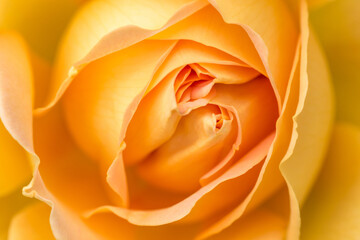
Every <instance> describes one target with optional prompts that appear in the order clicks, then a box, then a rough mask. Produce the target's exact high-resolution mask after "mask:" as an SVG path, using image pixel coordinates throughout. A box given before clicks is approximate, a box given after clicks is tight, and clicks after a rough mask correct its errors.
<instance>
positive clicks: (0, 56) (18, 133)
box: [0, 34, 33, 152]
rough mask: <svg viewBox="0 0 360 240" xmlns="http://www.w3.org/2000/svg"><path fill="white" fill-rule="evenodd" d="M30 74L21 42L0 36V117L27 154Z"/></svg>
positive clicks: (29, 144) (24, 47) (14, 36)
mask: <svg viewBox="0 0 360 240" xmlns="http://www.w3.org/2000/svg"><path fill="white" fill-rule="evenodd" d="M32 81H33V77H32V73H31V67H30V62H29V57H28V53H27V48H26V45H25V43H24V42H23V40H22V39H21V38H20V37H19V36H18V35H16V34H2V35H0V118H1V121H2V122H3V124H4V126H5V128H6V129H7V130H8V131H9V132H10V134H11V135H12V136H13V138H14V139H15V140H16V141H17V142H19V144H20V145H21V146H22V147H24V148H25V149H26V150H27V151H29V152H33V144H32V97H33V88H32Z"/></svg>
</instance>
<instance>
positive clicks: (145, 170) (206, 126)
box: [137, 105, 237, 193]
mask: <svg viewBox="0 0 360 240" xmlns="http://www.w3.org/2000/svg"><path fill="white" fill-rule="evenodd" d="M215 111H220V110H219V108H218V107H217V106H215V105H210V106H209V105H208V106H205V107H202V108H199V109H196V110H193V111H192V112H191V113H189V115H187V116H185V117H183V118H182V119H181V120H180V123H179V125H178V126H177V128H176V131H175V133H174V135H173V136H172V137H171V139H169V141H167V142H166V143H164V144H163V145H161V146H160V147H159V148H158V149H156V150H155V151H154V152H152V154H151V155H150V156H148V157H147V158H146V159H145V162H144V163H142V164H140V166H138V167H137V168H138V171H139V174H140V176H141V177H143V178H145V179H146V181H147V182H149V183H152V184H154V185H155V186H159V187H161V188H165V189H167V190H169V191H175V192H185V193H192V192H194V191H195V190H197V189H198V188H200V184H199V179H200V177H201V176H202V175H203V174H205V173H206V172H207V171H209V170H210V169H211V168H212V167H213V166H214V165H215V164H216V163H217V161H218V159H219V157H221V155H220V154H221V153H222V149H223V148H227V146H231V145H232V141H234V139H233V138H232V137H231V136H230V138H229V134H230V132H231V131H235V132H237V129H236V127H237V126H236V124H232V121H230V120H226V121H225V122H224V125H223V126H222V128H221V129H220V130H219V131H216V119H215V118H214V114H215ZM233 125H234V126H233ZM234 128H235V129H234ZM164 179H166V181H164Z"/></svg>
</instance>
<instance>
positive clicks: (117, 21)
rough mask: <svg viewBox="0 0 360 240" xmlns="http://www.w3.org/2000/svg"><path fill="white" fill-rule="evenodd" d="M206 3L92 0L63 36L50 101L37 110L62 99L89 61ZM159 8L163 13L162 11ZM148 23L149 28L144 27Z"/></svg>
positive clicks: (135, 39)
mask: <svg viewBox="0 0 360 240" xmlns="http://www.w3.org/2000/svg"><path fill="white" fill-rule="evenodd" d="M155 2H158V4H155ZM207 4H208V3H207V2H206V1H203V0H194V1H190V2H188V1H187V0H185V1H182V0H180V1H161V0H160V1H154V4H153V7H146V4H144V2H143V1H128V2H123V1H121V2H119V1H109V2H107V1H92V2H90V3H89V4H88V5H86V7H84V8H83V9H82V10H81V11H80V12H79V13H78V15H77V16H76V17H75V19H74V21H73V23H72V24H71V26H70V28H69V29H68V32H67V34H66V35H65V37H64V40H63V43H62V44H61V47H60V49H59V54H58V57H57V61H56V67H55V71H54V79H53V80H52V83H51V88H50V93H49V97H48V104H47V105H46V106H45V107H43V108H39V109H38V112H43V111H46V110H47V109H48V108H50V107H52V106H53V105H54V104H55V103H56V102H57V101H58V100H59V99H60V98H61V96H62V95H63V93H64V92H65V90H66V88H67V87H68V86H69V84H70V83H71V81H72V79H73V78H74V77H75V76H76V75H77V74H78V72H79V71H80V70H81V69H82V68H83V67H84V66H85V65H87V64H88V63H90V62H92V61H94V60H96V59H99V58H101V57H103V56H106V55H108V54H111V53H114V52H116V51H119V50H121V49H124V48H127V47H129V46H131V45H133V44H135V43H138V42H140V41H142V40H144V39H146V38H148V37H149V36H152V35H154V34H155V33H157V32H159V31H161V30H162V29H165V28H167V27H169V26H171V25H173V24H174V23H176V22H178V21H180V20H181V19H183V18H185V17H187V16H189V15H191V14H192V13H194V12H196V11H198V10H199V9H201V8H203V7H204V6H205V5H207ZM123 8H125V9H127V8H129V9H130V10H131V11H135V12H136V11H144V15H145V16H149V17H151V19H153V20H154V21H149V18H145V19H146V21H144V18H139V20H140V22H136V20H134V19H132V18H129V17H128V16H127V14H126V11H124V9H123ZM99 9H101V10H102V11H99ZM159 11H160V12H163V13H164V14H159ZM136 16H137V14H136ZM148 23H150V24H148ZM147 24H148V25H147ZM151 24H153V25H151ZM145 26H148V28H149V29H144V28H142V27H145ZM124 36H126V37H124ZM84 39H86V41H84Z"/></svg>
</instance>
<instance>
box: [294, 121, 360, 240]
mask: <svg viewBox="0 0 360 240" xmlns="http://www.w3.org/2000/svg"><path fill="white" fill-rule="evenodd" d="M359 159H360V129H359V127H358V126H356V125H351V124H348V123H344V122H340V123H337V124H336V125H335V129H334V132H333V135H332V140H331V145H330V148H329V152H328V155H327V158H326V160H325V162H324V167H323V169H322V170H321V173H320V176H319V178H318V179H317V181H316V184H315V186H314V188H313V189H312V191H311V193H310V195H309V197H308V199H307V201H306V202H305V204H304V207H303V208H302V212H301V213H302V218H301V219H302V224H301V225H302V229H301V239H303V240H320V239H329V240H335V239H356V238H358V236H359V234H360V222H359V214H360V208H359V202H360V181H359V180H360V179H359V173H360V162H359Z"/></svg>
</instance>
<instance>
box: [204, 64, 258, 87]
mask: <svg viewBox="0 0 360 240" xmlns="http://www.w3.org/2000/svg"><path fill="white" fill-rule="evenodd" d="M200 65H201V66H202V67H204V68H206V69H207V70H208V71H209V72H210V73H212V74H213V75H214V76H215V78H216V79H215V83H224V84H241V83H246V82H248V81H250V80H252V79H255V78H256V77H258V76H259V75H260V73H259V72H258V71H256V70H255V69H253V68H250V67H244V66H237V65H230V64H229V65H222V64H213V63H200Z"/></svg>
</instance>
